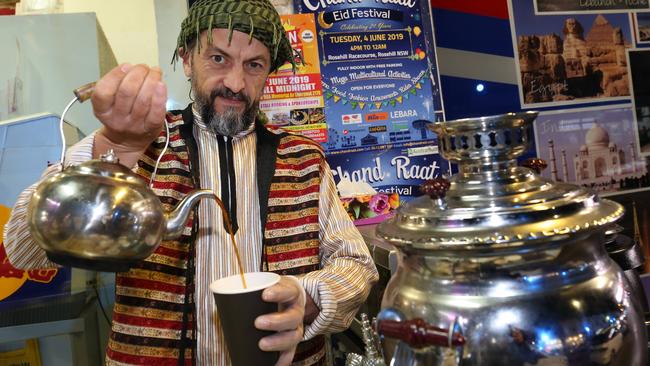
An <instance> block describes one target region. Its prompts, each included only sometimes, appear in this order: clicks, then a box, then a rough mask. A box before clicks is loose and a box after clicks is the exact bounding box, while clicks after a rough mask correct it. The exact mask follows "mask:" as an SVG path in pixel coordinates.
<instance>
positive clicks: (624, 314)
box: [375, 112, 647, 366]
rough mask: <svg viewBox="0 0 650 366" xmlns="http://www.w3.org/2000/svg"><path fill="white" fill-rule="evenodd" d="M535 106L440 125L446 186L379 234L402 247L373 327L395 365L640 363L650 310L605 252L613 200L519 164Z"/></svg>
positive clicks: (431, 186) (616, 212) (432, 186)
mask: <svg viewBox="0 0 650 366" xmlns="http://www.w3.org/2000/svg"><path fill="white" fill-rule="evenodd" d="M535 117H536V113H532V112H528V113H519V114H506V115H501V116H492V117H483V118H476V119H465V120H458V121H450V122H441V123H436V124H435V125H434V127H433V128H434V130H435V132H436V133H437V134H438V139H439V145H440V150H441V153H442V154H443V156H444V157H445V158H447V159H449V160H451V161H453V162H457V163H458V164H459V172H458V174H456V175H454V176H452V177H451V178H450V179H449V181H446V180H444V179H437V180H434V181H430V182H427V183H426V184H425V185H424V186H423V191H424V192H426V195H425V196H423V197H420V198H418V199H416V200H413V201H411V202H409V203H408V204H405V205H404V206H403V207H401V208H400V209H399V211H398V212H397V214H396V215H395V216H394V217H393V218H392V219H390V220H388V221H386V222H384V223H382V224H381V225H379V226H378V228H377V235H378V236H379V237H380V238H382V239H383V240H385V241H386V242H388V243H390V244H391V245H393V246H395V247H396V248H397V250H398V251H399V254H400V256H399V265H398V269H397V271H396V273H395V275H394V276H393V277H392V278H391V280H390V282H389V283H388V286H387V288H386V291H385V293H384V297H383V302H382V310H381V312H380V313H379V314H378V317H377V320H376V325H375V329H376V331H377V332H378V333H379V335H380V336H381V341H382V346H383V353H384V359H385V361H386V364H392V365H400V366H402V365H407V366H410V365H412V366H415V365H418V366H420V365H422V366H423V365H427V366H429V365H512V366H516V365H522V366H523V365H625V366H630V365H645V363H646V358H647V348H646V343H647V341H646V339H647V337H646V331H645V327H644V319H643V307H642V305H641V302H640V300H639V298H638V297H637V296H636V294H635V293H633V292H632V291H633V289H632V287H631V286H630V283H629V281H628V280H626V278H625V275H624V273H623V271H622V270H621V268H620V267H619V266H618V265H617V264H616V263H615V262H614V261H612V260H611V259H610V257H609V256H608V253H607V251H606V249H605V243H606V241H607V240H606V232H607V230H609V229H611V228H612V226H613V223H614V222H615V221H616V220H618V219H619V218H620V217H621V216H622V215H623V208H622V206H620V205H619V204H617V203H615V202H612V201H609V200H604V199H600V198H599V197H598V196H597V195H596V194H595V193H593V192H591V191H589V190H587V189H584V188H581V187H577V186H574V185H569V184H564V183H557V182H552V181H549V180H546V179H544V178H542V177H540V176H539V175H538V174H536V173H535V172H534V171H533V170H532V169H530V168H527V167H519V166H517V164H516V159H517V157H518V156H520V155H521V154H523V153H524V152H525V151H526V150H527V148H528V147H529V144H530V142H531V138H532V123H533V121H534V119H535Z"/></svg>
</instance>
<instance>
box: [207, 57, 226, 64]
mask: <svg viewBox="0 0 650 366" xmlns="http://www.w3.org/2000/svg"><path fill="white" fill-rule="evenodd" d="M210 58H212V61H214V62H216V63H218V64H222V63H223V62H224V61H225V59H224V58H223V56H221V55H212V56H210Z"/></svg>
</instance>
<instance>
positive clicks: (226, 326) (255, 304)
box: [210, 272, 280, 366]
mask: <svg viewBox="0 0 650 366" xmlns="http://www.w3.org/2000/svg"><path fill="white" fill-rule="evenodd" d="M244 276H245V278H246V288H243V286H242V281H241V276H240V275H235V276H230V277H225V278H222V279H219V280H217V281H214V282H212V283H211V284H210V290H211V291H212V293H213V294H214V300H215V302H216V304H217V313H218V314H219V320H220V321H221V329H223V333H224V336H225V338H226V345H227V346H228V352H229V354H230V360H231V362H232V365H233V366H250V365H261V366H264V365H270V366H272V365H275V363H276V362H277V361H278V357H279V354H278V352H265V351H262V350H261V349H260V348H259V345H258V343H259V341H260V339H262V338H263V337H266V336H267V335H271V334H273V333H274V332H270V331H263V330H259V329H257V328H255V318H257V317H258V316H260V315H263V314H270V313H275V312H277V311H278V304H277V303H273V302H265V301H264V300H262V291H264V289H266V288H267V287H271V286H273V285H275V284H276V283H278V282H279V281H280V276H279V275H277V274H275V273H271V272H254V273H245V274H244Z"/></svg>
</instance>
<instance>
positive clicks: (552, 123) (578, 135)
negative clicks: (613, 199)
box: [535, 105, 650, 195]
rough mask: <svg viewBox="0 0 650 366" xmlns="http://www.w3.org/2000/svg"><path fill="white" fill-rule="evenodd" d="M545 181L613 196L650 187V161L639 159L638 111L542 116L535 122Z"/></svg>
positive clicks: (582, 111)
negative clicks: (585, 188)
mask: <svg viewBox="0 0 650 366" xmlns="http://www.w3.org/2000/svg"><path fill="white" fill-rule="evenodd" d="M535 145H536V146H537V154H538V155H537V156H538V157H539V158H542V159H544V160H546V162H547V163H548V168H547V169H546V170H544V171H543V172H542V175H543V176H544V177H546V178H549V179H551V180H554V181H562V182H567V183H572V184H576V185H581V186H583V187H587V188H590V189H593V190H595V191H597V192H599V193H600V194H601V195H608V194H612V193H616V192H620V191H626V190H633V189H639V188H644V187H650V176H649V175H648V171H649V163H650V161H649V160H648V158H646V157H643V156H640V155H639V154H638V143H637V139H636V123H635V121H634V116H633V113H632V108H631V107H630V106H629V105H628V106H626V107H620V106H617V107H609V108H602V107H601V108H584V109H575V110H564V111H552V112H542V113H540V115H539V117H538V118H537V120H536V121H535Z"/></svg>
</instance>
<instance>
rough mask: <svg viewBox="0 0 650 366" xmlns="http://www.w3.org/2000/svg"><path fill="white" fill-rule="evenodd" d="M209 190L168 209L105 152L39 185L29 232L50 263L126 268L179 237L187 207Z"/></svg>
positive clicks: (30, 213) (31, 207) (209, 194)
mask: <svg viewBox="0 0 650 366" xmlns="http://www.w3.org/2000/svg"><path fill="white" fill-rule="evenodd" d="M203 197H210V198H212V199H214V200H216V201H217V203H220V201H219V199H218V198H217V196H216V195H215V194H214V192H213V191H211V190H195V191H192V192H190V193H189V194H188V195H187V196H185V197H184V198H183V199H182V200H181V201H180V202H179V203H178V205H177V206H176V208H174V209H173V211H171V212H165V210H164V209H163V205H162V203H161V201H160V199H159V198H158V197H157V196H156V195H155V194H154V193H153V191H152V190H150V189H149V188H148V187H147V185H146V183H145V181H144V180H143V179H142V178H141V177H139V176H137V175H136V174H135V173H133V172H132V171H131V170H129V169H128V168H126V167H125V166H123V165H122V164H119V162H118V161H117V158H116V156H115V154H113V153H112V152H110V151H109V153H107V154H106V155H103V156H101V158H100V159H97V160H90V161H87V162H85V163H82V164H79V165H76V166H70V167H67V168H65V169H64V170H62V171H61V172H59V173H56V174H55V175H53V176H52V177H49V178H47V179H46V180H44V181H43V182H41V183H40V184H39V186H38V187H37V188H36V191H35V192H34V195H33V197H32V199H31V201H30V203H29V207H28V220H29V228H30V231H31V234H32V237H33V238H34V239H35V240H36V242H37V243H38V244H40V246H41V247H42V248H43V249H44V250H45V251H46V253H47V256H48V258H49V259H50V260H52V261H53V262H56V263H58V264H61V265H65V266H72V267H79V268H85V269H90V270H95V271H106V272H121V271H126V270H128V269H129V268H130V267H132V266H133V265H134V264H135V263H137V262H139V261H141V260H143V259H145V258H147V257H148V256H149V255H151V254H152V253H153V252H154V250H155V249H156V248H157V247H158V245H159V244H160V242H161V241H162V240H163V239H165V240H168V239H174V238H176V237H178V236H180V235H181V234H182V232H183V229H184V228H185V223H186V221H187V219H188V215H189V213H190V211H191V210H192V207H193V206H194V205H195V204H196V202H197V201H198V200H199V199H201V198H203Z"/></svg>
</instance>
